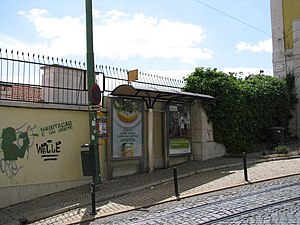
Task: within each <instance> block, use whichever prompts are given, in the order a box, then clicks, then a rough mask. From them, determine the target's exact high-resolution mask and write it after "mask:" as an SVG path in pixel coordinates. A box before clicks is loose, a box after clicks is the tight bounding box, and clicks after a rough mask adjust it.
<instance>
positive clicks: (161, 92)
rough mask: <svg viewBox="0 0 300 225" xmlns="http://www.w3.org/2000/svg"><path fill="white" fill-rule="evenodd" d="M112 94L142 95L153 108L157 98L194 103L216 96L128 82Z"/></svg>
mask: <svg viewBox="0 0 300 225" xmlns="http://www.w3.org/2000/svg"><path fill="white" fill-rule="evenodd" d="M111 95H114V96H128V97H141V98H142V99H143V100H144V101H145V103H146V105H147V108H153V107H154V104H155V102H156V100H158V99H160V100H165V101H172V100H174V101H177V102H183V103H192V102H193V101H194V100H195V99H214V97H212V96H210V95H203V94H197V93H192V92H184V91H175V90H166V89H157V88H153V87H138V86H136V87H134V86H131V85H127V84H123V85H120V86H118V87H116V88H115V89H114V90H113V91H112V92H111ZM152 99H153V100H152ZM151 100H152V101H151Z"/></svg>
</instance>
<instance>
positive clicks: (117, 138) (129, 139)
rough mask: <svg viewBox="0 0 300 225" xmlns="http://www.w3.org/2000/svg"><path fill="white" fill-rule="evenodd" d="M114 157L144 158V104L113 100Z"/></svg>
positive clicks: (133, 101)
mask: <svg viewBox="0 0 300 225" xmlns="http://www.w3.org/2000/svg"><path fill="white" fill-rule="evenodd" d="M112 118H113V119H112V128H113V129H112V156H113V158H114V159H117V158H130V157H141V156H143V148H142V144H143V102H142V101H141V100H135V99H122V98H117V99H112Z"/></svg>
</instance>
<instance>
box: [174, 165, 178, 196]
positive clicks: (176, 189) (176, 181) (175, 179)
mask: <svg viewBox="0 0 300 225" xmlns="http://www.w3.org/2000/svg"><path fill="white" fill-rule="evenodd" d="M173 177H174V191H175V196H176V198H177V199H178V198H179V191H178V179H177V168H176V167H175V166H174V167H173Z"/></svg>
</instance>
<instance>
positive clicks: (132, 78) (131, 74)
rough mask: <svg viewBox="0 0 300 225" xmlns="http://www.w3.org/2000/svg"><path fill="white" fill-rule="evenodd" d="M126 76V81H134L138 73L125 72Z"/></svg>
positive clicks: (132, 71) (133, 71) (137, 77)
mask: <svg viewBox="0 0 300 225" xmlns="http://www.w3.org/2000/svg"><path fill="white" fill-rule="evenodd" d="M127 74H128V81H135V80H138V79H139V71H138V70H137V69H136V70H130V71H128V72H127Z"/></svg>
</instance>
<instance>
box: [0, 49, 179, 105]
mask: <svg viewBox="0 0 300 225" xmlns="http://www.w3.org/2000/svg"><path fill="white" fill-rule="evenodd" d="M127 72H128V70H125V69H121V68H116V67H110V66H103V65H101V66H99V65H96V66H95V76H96V81H97V83H98V84H99V86H100V87H101V89H102V91H103V93H104V95H109V94H110V93H111V92H112V91H113V90H114V88H116V87H117V86H119V85H122V84H127V83H128V79H127ZM131 85H133V86H146V87H155V88H159V89H173V90H180V89H182V87H183V86H184V82H183V80H178V79H172V78H167V77H162V76H157V75H153V74H147V73H143V72H139V79H138V80H136V81H132V82H131ZM87 89H88V88H87V70H86V64H85V63H81V62H79V61H72V60H67V59H59V58H54V57H49V56H47V57H46V56H44V55H35V54H29V53H27V54H25V53H24V52H18V51H17V52H14V51H8V50H5V51H2V50H1V48H0V100H9V101H23V102H42V103H52V104H67V105H88V93H87Z"/></svg>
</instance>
